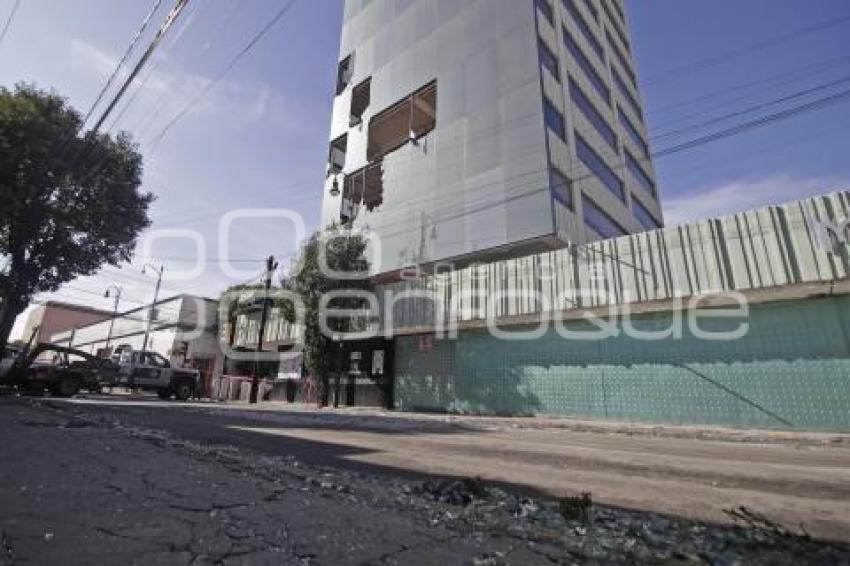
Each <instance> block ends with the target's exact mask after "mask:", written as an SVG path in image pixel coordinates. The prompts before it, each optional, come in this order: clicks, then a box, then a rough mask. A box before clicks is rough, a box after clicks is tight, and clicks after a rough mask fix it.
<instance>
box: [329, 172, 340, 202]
mask: <svg viewBox="0 0 850 566" xmlns="http://www.w3.org/2000/svg"><path fill="white" fill-rule="evenodd" d="M330 193H331V196H332V197H338V196H339V175H334V180H333V183H331V190H330Z"/></svg>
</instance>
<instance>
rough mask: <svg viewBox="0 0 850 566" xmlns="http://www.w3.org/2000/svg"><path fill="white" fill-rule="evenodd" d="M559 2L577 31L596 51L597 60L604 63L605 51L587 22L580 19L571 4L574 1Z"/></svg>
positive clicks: (576, 9)
mask: <svg viewBox="0 0 850 566" xmlns="http://www.w3.org/2000/svg"><path fill="white" fill-rule="evenodd" d="M561 2H562V3H563V4H564V7H565V8H566V9H567V12H569V13H570V16H572V18H573V21H574V22H575V23H576V26H578V29H580V30H581V33H582V35H583V36H584V38H585V39H586V40H587V42H588V43H589V44H590V46H591V47H592V48H593V50H594V51H596V55H597V57H599V60H600V61H602V62H604V61H605V50H604V49H602V44H601V43H599V40H598V39H596V35H595V34H594V33H593V30H592V29H590V26H588V25H587V22H586V21H585V20H584V17H582V15H581V12H579V11H578V8H576V7H575V5H574V4H573V2H575V0H561Z"/></svg>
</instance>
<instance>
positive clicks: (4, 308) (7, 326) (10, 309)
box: [0, 296, 26, 355]
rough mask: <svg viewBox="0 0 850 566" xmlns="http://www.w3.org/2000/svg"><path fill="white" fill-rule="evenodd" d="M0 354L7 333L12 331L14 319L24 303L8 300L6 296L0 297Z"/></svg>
mask: <svg viewBox="0 0 850 566" xmlns="http://www.w3.org/2000/svg"><path fill="white" fill-rule="evenodd" d="M0 300H2V303H0V355H2V354H3V353H4V352H5V351H6V344H7V343H8V342H9V334H11V333H12V327H13V326H15V319H16V318H17V317H18V315H19V314H21V313H22V312H23V311H24V308H26V305H23V304H21V303H19V302H14V301H10V300H9V299H8V296H6V297H2V298H0Z"/></svg>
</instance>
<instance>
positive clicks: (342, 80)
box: [336, 55, 353, 95]
mask: <svg viewBox="0 0 850 566" xmlns="http://www.w3.org/2000/svg"><path fill="white" fill-rule="evenodd" d="M352 74H353V66H352V64H351V55H349V56H348V57H346V58H345V59H343V60H342V61H340V62H339V67H338V68H337V71H336V93H337V95H340V94H342V91H344V90H345V87H347V86H348V83H350V82H351V75H352Z"/></svg>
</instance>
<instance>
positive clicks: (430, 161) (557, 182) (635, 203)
mask: <svg viewBox="0 0 850 566" xmlns="http://www.w3.org/2000/svg"><path fill="white" fill-rule="evenodd" d="M329 138H330V139H329V152H328V165H327V177H326V181H325V185H324V196H323V204H322V221H323V223H324V224H325V225H329V224H332V223H336V224H345V225H350V226H353V227H355V228H361V229H368V230H369V231H370V232H372V233H373V234H374V235H375V238H374V240H373V242H372V244H371V245H372V247H373V251H374V253H373V255H372V269H373V271H374V273H375V274H392V273H394V272H397V271H398V270H400V269H402V268H404V267H405V266H409V265H425V266H435V265H436V266H437V267H440V264H452V265H454V266H458V265H465V264H469V263H473V262H479V261H487V260H491V259H497V258H504V257H511V256H519V255H524V254H528V253H532V252H536V251H541V250H544V249H552V248H558V247H563V246H564V245H567V244H569V243H575V244H581V243H585V242H588V241H593V240H598V239H602V238H610V237H615V236H619V235H622V234H627V233H633V232H640V231H643V230H650V229H655V228H658V227H660V226H662V223H663V220H662V215H661V208H660V205H659V202H658V194H657V189H656V183H655V175H654V171H653V167H652V160H651V157H650V150H649V144H648V140H647V133H646V126H645V124H644V119H643V112H642V107H641V101H640V95H639V93H638V88H637V79H636V75H635V70H634V65H633V57H632V45H631V41H630V39H629V34H628V27H627V24H626V19H625V14H624V11H623V6H622V0H536V1H535V0H346V2H345V13H344V20H343V27H342V36H341V42H340V60H339V66H338V69H337V84H336V97H335V98H334V105H333V118H332V123H331V133H330V137H329Z"/></svg>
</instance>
